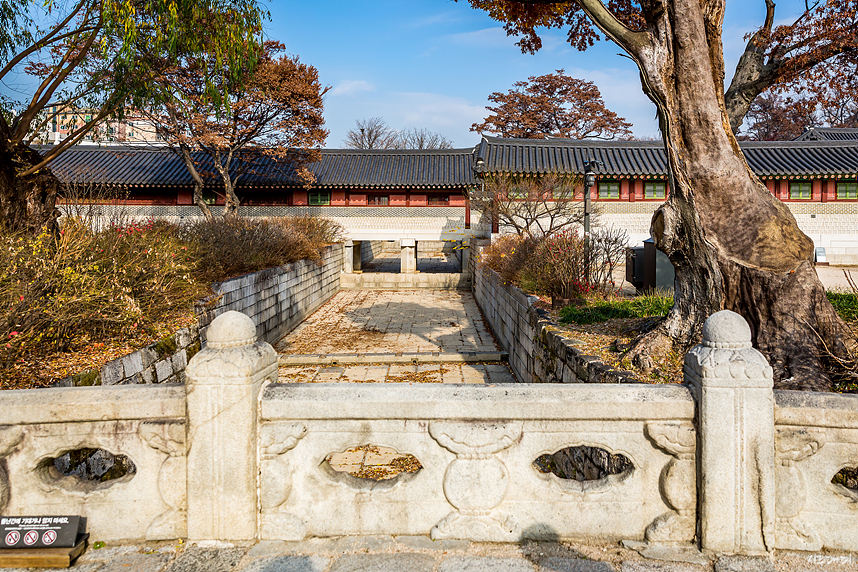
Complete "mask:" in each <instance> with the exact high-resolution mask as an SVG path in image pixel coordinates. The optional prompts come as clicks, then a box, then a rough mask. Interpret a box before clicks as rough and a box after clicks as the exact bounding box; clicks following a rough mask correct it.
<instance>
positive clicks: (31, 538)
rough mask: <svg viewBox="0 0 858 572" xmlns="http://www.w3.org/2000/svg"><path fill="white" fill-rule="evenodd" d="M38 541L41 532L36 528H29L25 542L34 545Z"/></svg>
mask: <svg viewBox="0 0 858 572" xmlns="http://www.w3.org/2000/svg"><path fill="white" fill-rule="evenodd" d="M38 541H39V533H38V532H36V531H35V530H28V531H27V534H25V535H24V544H26V545H27V546H32V545H34V544H35V543H36V542H38Z"/></svg>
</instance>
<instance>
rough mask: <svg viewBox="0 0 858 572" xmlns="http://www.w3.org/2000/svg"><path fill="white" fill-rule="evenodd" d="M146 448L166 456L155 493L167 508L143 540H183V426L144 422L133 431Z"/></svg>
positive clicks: (185, 531) (185, 525)
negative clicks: (148, 447) (157, 493)
mask: <svg viewBox="0 0 858 572" xmlns="http://www.w3.org/2000/svg"><path fill="white" fill-rule="evenodd" d="M137 433H138V435H140V438H141V439H143V441H145V442H146V443H147V444H148V445H149V446H150V447H152V448H153V449H156V450H158V451H161V452H162V453H164V454H166V455H167V458H166V459H164V462H163V463H162V464H161V469H160V470H159V471H158V492H160V493H161V500H163V501H164V504H166V505H167V506H168V507H169V508H168V509H167V510H166V511H165V512H163V513H161V514H159V515H158V516H156V517H155V519H154V520H153V521H152V523H151V524H150V525H149V528H148V529H147V530H146V539H147V540H165V539H169V538H184V537H185V536H187V534H188V514H187V507H188V495H187V489H186V486H185V484H186V481H187V451H186V449H185V424H184V422H181V421H178V422H145V423H141V424H140V427H139V428H138V430H137Z"/></svg>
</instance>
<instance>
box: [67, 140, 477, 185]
mask: <svg viewBox="0 0 858 572" xmlns="http://www.w3.org/2000/svg"><path fill="white" fill-rule="evenodd" d="M321 154H322V158H321V160H320V161H319V162H317V163H312V164H310V165H308V168H309V170H310V171H311V172H313V174H314V175H315V177H316V183H315V185H313V186H314V187H316V188H337V187H351V188H450V187H461V186H464V185H469V184H473V183H474V171H473V167H472V161H473V154H474V150H473V148H468V149H440V150H395V151H390V150H368V151H367V150H355V149H323V150H322V151H321ZM195 160H198V161H199V162H200V163H199V164H200V167H199V168H200V169H202V170H203V171H206V170H207V171H209V172H213V171H212V169H211V167H210V164H211V163H210V162H209V160H208V159H207V158H206V156H205V155H203V154H202V153H200V154H196V155H195ZM51 169H52V170H53V171H54V173H56V174H57V176H58V177H60V179H61V180H63V181H66V182H79V183H96V184H106V185H121V186H129V187H163V186H190V185H192V184H193V180H192V179H191V176H190V175H189V174H188V172H187V169H186V168H185V165H184V163H183V161H182V159H181V158H180V157H179V156H178V155H177V154H176V153H174V152H172V151H170V150H169V149H167V148H164V147H114V146H104V147H95V146H83V145H81V146H76V147H72V148H70V149H69V150H68V151H66V152H64V153H62V154H61V155H60V156H59V157H58V158H57V159H56V160H55V161H54V162H52V163H51ZM303 184H304V182H303V180H301V179H300V178H299V177H298V176H297V174H296V173H295V170H294V167H293V165H292V164H291V163H289V162H287V161H281V162H275V161H274V160H267V161H265V162H264V163H262V165H261V166H260V167H258V168H254V169H253V170H252V171H251V172H248V173H246V174H245V175H243V176H242V177H241V179H240V180H239V186H245V187H247V186H252V187H290V186H302V185H303Z"/></svg>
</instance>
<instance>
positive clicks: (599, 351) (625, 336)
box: [534, 298, 683, 383]
mask: <svg viewBox="0 0 858 572" xmlns="http://www.w3.org/2000/svg"><path fill="white" fill-rule="evenodd" d="M534 305H535V306H536V307H537V308H540V309H542V310H545V311H546V312H547V313H548V314H549V316H550V318H551V320H553V321H554V322H555V324H557V327H558V328H559V329H560V330H561V332H562V333H563V335H564V336H565V337H568V338H573V339H575V340H577V341H578V342H579V343H578V344H577V347H578V348H579V349H580V350H581V351H582V352H584V354H586V355H591V356H595V357H597V358H599V359H600V360H601V361H602V362H604V363H605V364H607V365H609V366H611V367H613V368H616V369H619V370H623V371H628V372H631V373H632V374H633V377H634V379H635V381H638V382H641V383H682V379H683V374H682V364H683V356H682V355H680V354H677V353H676V352H669V353H668V354H667V355H663V356H652V358H653V367H652V368H651V369H648V370H641V369H639V368H637V367H635V366H634V365H632V363H631V360H629V359H626V357H625V354H626V350H627V349H628V347H629V345H630V344H631V343H632V342H633V341H634V339H635V338H636V337H637V336H638V335H640V334H642V333H644V332H647V331H649V330H650V329H651V328H652V327H653V326H654V325H655V324H656V323H657V322H658V320H659V319H660V318H615V319H611V320H606V321H604V322H598V323H595V324H563V323H560V315H559V308H552V307H551V299H550V298H540V299H539V301H537V302H535V304H534Z"/></svg>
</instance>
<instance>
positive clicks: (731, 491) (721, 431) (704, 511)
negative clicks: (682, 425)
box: [685, 310, 775, 555]
mask: <svg viewBox="0 0 858 572" xmlns="http://www.w3.org/2000/svg"><path fill="white" fill-rule="evenodd" d="M685 379H686V382H687V383H690V385H691V386H692V387H693V389H694V393H695V398H696V400H697V408H698V409H697V421H698V430H697V439H698V442H697V452H698V457H697V459H698V461H697V463H698V472H697V474H698V493H699V498H700V504H699V513H698V514H699V518H700V548H701V549H702V550H704V551H710V552H717V553H720V554H750V555H753V554H764V553H767V552H770V551H771V550H772V549H773V548H774V546H773V544H774V525H775V514H774V512H775V511H774V507H775V491H774V470H775V465H774V463H775V451H774V437H775V436H774V397H773V394H772V368H771V367H770V366H769V364H768V362H767V361H766V358H765V357H764V356H763V355H762V354H761V353H760V352H758V351H757V350H755V349H754V348H752V347H751V329H750V328H749V327H748V324H747V323H746V322H745V320H744V318H742V317H741V316H740V315H739V314H736V313H734V312H731V311H729V310H724V311H721V312H717V313H715V314H713V315H712V316H710V317H709V319H708V320H706V323H705V324H704V326H703V343H701V344H700V345H698V346H695V347H694V348H693V349H692V350H691V351H690V352H689V353H688V354H687V355H686V356H685Z"/></svg>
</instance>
